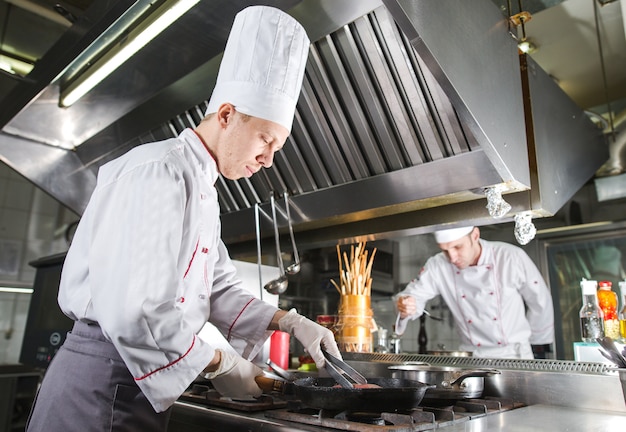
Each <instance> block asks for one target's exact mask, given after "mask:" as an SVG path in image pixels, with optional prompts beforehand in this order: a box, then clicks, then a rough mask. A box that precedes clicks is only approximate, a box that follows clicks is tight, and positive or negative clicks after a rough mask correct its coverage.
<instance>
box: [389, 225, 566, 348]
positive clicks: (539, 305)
mask: <svg viewBox="0 0 626 432" xmlns="http://www.w3.org/2000/svg"><path fill="white" fill-rule="evenodd" d="M434 235H435V240H436V241H437V243H438V245H439V248H440V249H441V250H442V252H440V253H438V254H437V255H435V256H433V257H431V258H429V259H428V261H427V262H426V264H425V265H424V267H423V268H422V270H421V272H420V274H419V277H418V278H417V279H414V280H412V281H411V282H410V283H409V284H408V285H407V286H406V288H405V289H404V290H402V291H401V292H400V293H398V294H396V295H395V296H394V300H395V304H396V308H397V310H398V318H397V320H396V333H398V334H403V333H404V331H405V329H406V326H407V323H408V321H409V320H415V319H416V318H418V317H419V316H421V315H422V313H423V310H424V307H425V305H426V303H427V302H428V300H430V299H432V298H433V297H435V296H437V295H441V296H442V298H443V299H444V301H445V302H446V304H447V305H448V307H449V308H450V310H451V312H452V315H453V316H454V318H455V324H456V329H457V332H458V334H459V336H460V339H461V344H460V346H459V349H461V350H464V351H473V355H474V356H476V357H494V358H526V359H532V358H533V357H534V356H533V352H532V348H531V345H546V344H550V343H552V342H553V341H554V312H553V308H552V297H551V295H550V291H549V290H548V288H547V286H546V284H545V282H544V280H543V277H542V275H541V273H540V272H539V270H538V269H537V267H536V266H535V265H534V263H533V262H532V260H531V259H530V258H529V257H528V255H527V254H526V253H525V252H524V251H523V250H522V249H521V248H519V247H517V246H513V245H510V244H508V243H503V242H491V241H486V240H483V239H481V238H480V230H479V229H478V227H473V226H469V227H462V228H453V229H448V230H441V231H437V232H435V234H434Z"/></svg>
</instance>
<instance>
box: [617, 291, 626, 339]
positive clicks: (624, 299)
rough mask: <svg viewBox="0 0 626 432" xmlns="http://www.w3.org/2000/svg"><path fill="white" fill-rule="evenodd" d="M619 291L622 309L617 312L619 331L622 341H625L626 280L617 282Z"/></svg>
mask: <svg viewBox="0 0 626 432" xmlns="http://www.w3.org/2000/svg"><path fill="white" fill-rule="evenodd" d="M619 291H620V294H621V297H622V309H621V310H620V312H619V316H618V318H619V333H620V339H621V341H622V343H626V281H621V282H620V283H619Z"/></svg>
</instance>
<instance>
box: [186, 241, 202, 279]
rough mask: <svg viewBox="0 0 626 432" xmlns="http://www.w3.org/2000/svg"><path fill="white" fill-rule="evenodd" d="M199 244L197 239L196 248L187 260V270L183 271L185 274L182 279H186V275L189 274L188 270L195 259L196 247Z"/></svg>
mask: <svg viewBox="0 0 626 432" xmlns="http://www.w3.org/2000/svg"><path fill="white" fill-rule="evenodd" d="M199 244H200V239H198V241H196V248H195V249H194V250H193V253H192V254H191V259H190V260H189V265H188V266H187V270H185V274H184V275H183V279H185V278H186V277H187V273H189V269H190V268H191V263H192V262H193V259H194V258H195V257H196V252H198V245H199Z"/></svg>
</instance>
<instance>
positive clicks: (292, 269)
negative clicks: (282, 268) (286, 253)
mask: <svg viewBox="0 0 626 432" xmlns="http://www.w3.org/2000/svg"><path fill="white" fill-rule="evenodd" d="M283 196H284V197H285V211H286V212H287V224H288V225H289V236H290V237H291V247H292V248H293V264H291V265H290V266H289V267H287V269H286V272H287V274H290V275H295V274H297V273H298V272H299V271H300V256H299V255H298V248H297V247H296V239H295V237H294V235H293V225H292V224H291V213H290V212H289V194H288V193H287V192H285V193H284V194H283Z"/></svg>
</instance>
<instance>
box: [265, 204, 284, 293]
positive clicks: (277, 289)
mask: <svg viewBox="0 0 626 432" xmlns="http://www.w3.org/2000/svg"><path fill="white" fill-rule="evenodd" d="M270 203H271V206H272V221H273V224H274V239H275V240H276V260H277V261H278V278H277V279H274V280H271V281H269V282H268V283H266V284H265V291H267V292H268V293H270V294H282V293H284V292H285V290H286V289H287V284H288V282H289V281H288V280H287V275H286V274H285V268H284V267H283V257H282V252H281V250H280V238H279V237H278V223H277V222H276V202H275V201H274V194H272V195H271V196H270Z"/></svg>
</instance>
